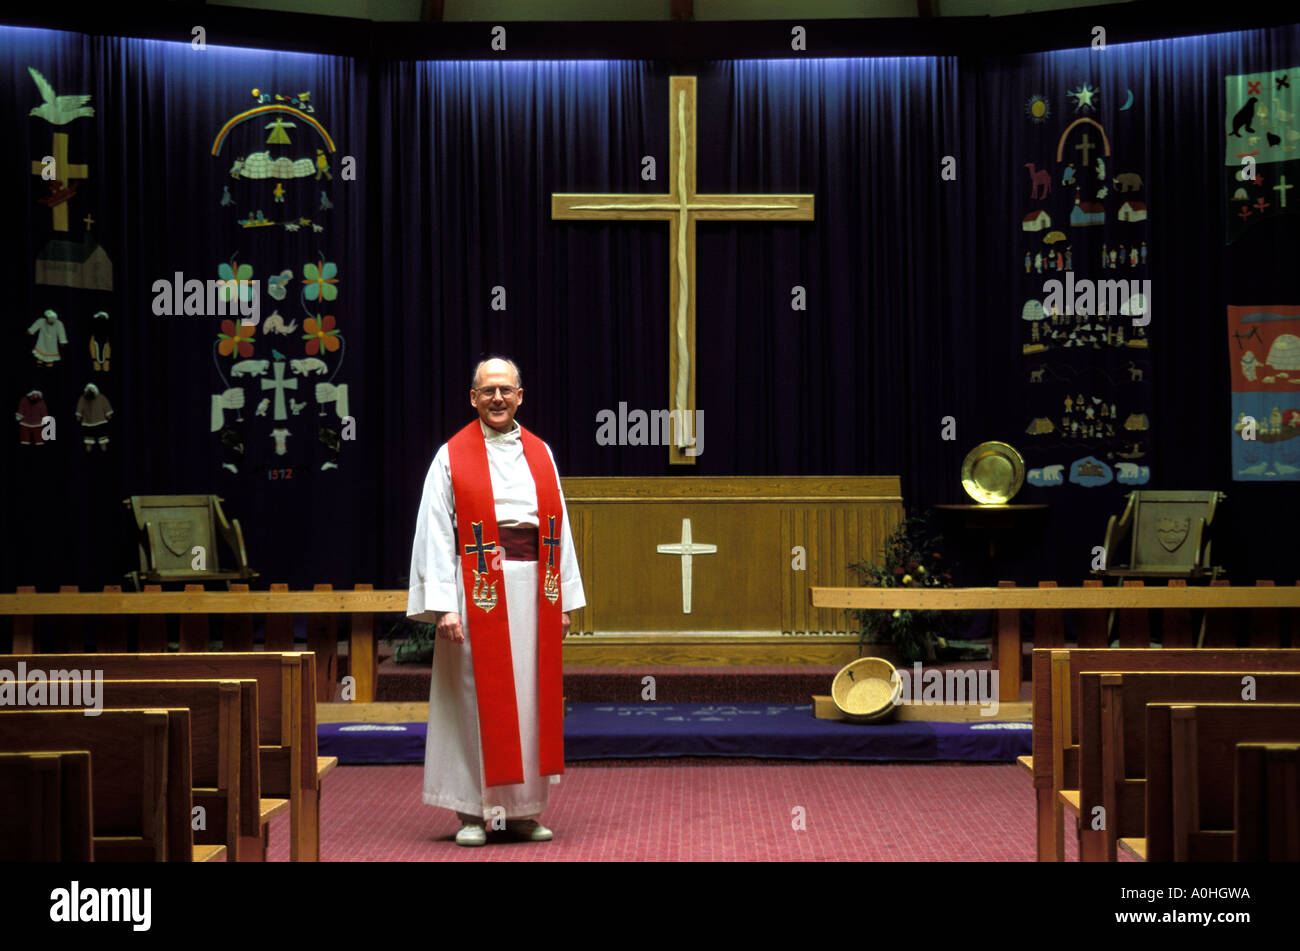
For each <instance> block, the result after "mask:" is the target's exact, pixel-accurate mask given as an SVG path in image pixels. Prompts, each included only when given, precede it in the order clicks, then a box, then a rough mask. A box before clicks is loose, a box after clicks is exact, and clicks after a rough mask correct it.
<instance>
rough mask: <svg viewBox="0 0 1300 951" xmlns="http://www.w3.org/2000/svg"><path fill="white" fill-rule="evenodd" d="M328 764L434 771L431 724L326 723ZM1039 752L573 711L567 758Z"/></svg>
mask: <svg viewBox="0 0 1300 951" xmlns="http://www.w3.org/2000/svg"><path fill="white" fill-rule="evenodd" d="M317 733H318V735H319V743H320V755H321V756H337V757H339V762H340V763H343V764H349V763H422V762H424V741H425V734H426V725H425V724H424V723H398V724H375V723H363V724H343V723H329V724H322V725H321V726H320V728H319V729H318V731H317ZM1029 752H1030V730H1029V724H1027V723H1004V722H992V723H984V722H981V723H934V722H917V721H895V722H893V723H887V724H881V725H872V724H859V723H843V722H838V721H834V720H818V719H816V718H814V717H813V716H812V708H811V707H809V706H808V705H806V704H804V705H790V704H766V703H737V704H726V705H722V704H641V705H630V704H626V705H616V704H601V703H571V704H569V706H568V710H567V713H566V714H565V720H564V756H565V759H567V760H571V761H576V760H593V759H640V758H650V759H654V758H664V757H677V756H729V757H761V758H773V759H796V760H821V759H847V760H862V761H914V762H930V761H935V760H965V761H972V762H1011V761H1013V760H1014V759H1015V758H1016V757H1017V756H1024V755H1027V754H1028V753H1029Z"/></svg>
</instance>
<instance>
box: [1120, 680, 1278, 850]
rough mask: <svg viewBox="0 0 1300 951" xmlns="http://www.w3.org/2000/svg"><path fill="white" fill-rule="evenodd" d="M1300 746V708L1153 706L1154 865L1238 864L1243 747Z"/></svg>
mask: <svg viewBox="0 0 1300 951" xmlns="http://www.w3.org/2000/svg"><path fill="white" fill-rule="evenodd" d="M1252 742H1285V743H1291V742H1300V704H1264V703H1206V704H1179V703H1153V704H1151V705H1149V706H1148V707H1147V755H1146V761H1147V762H1146V768H1147V782H1146V787H1147V800H1146V832H1147V860H1148V861H1151V862H1171V861H1172V862H1186V861H1192V862H1197V861H1201V862H1204V861H1210V862H1224V861H1231V859H1232V848H1233V823H1234V821H1235V815H1234V801H1233V800H1234V795H1235V781H1234V777H1233V773H1232V772H1231V771H1230V770H1228V769H1227V768H1226V767H1227V764H1229V763H1235V762H1236V747H1237V744H1238V743H1252Z"/></svg>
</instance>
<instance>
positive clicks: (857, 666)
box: [831, 657, 896, 723]
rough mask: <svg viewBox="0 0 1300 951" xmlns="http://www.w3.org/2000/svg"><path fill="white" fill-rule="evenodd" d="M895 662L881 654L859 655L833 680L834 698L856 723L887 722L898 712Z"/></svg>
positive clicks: (847, 718)
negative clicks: (895, 701) (885, 658)
mask: <svg viewBox="0 0 1300 951" xmlns="http://www.w3.org/2000/svg"><path fill="white" fill-rule="evenodd" d="M893 673H894V665H893V664H891V663H890V662H889V661H887V660H883V659H882V658H879V657H859V658H858V659H857V660H855V661H854V662H853V663H851V664H849V665H848V666H847V667H845V668H844V669H843V670H841V671H840V672H839V673H838V674H836V675H835V679H834V680H833V681H831V701H832V702H833V703H834V704H835V708H836V709H837V710H839V711H840V713H842V714H843V715H844V719H846V720H851V721H853V722H854V723H883V722H884V721H886V720H890V719H892V718H893V716H894V711H895V709H896V706H895V704H894V702H893V697H894V683H893V681H892V680H891V679H890V678H891V677H892V676H893Z"/></svg>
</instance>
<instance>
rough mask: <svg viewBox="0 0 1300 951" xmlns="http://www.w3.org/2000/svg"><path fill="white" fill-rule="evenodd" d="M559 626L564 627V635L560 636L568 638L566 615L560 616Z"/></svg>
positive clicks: (567, 617)
mask: <svg viewBox="0 0 1300 951" xmlns="http://www.w3.org/2000/svg"><path fill="white" fill-rule="evenodd" d="M560 624H561V625H562V626H563V627H564V633H563V634H561V635H560V636H561V637H568V636H569V615H568V614H561V615H560Z"/></svg>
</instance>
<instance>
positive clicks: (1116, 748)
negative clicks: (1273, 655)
mask: <svg viewBox="0 0 1300 951" xmlns="http://www.w3.org/2000/svg"><path fill="white" fill-rule="evenodd" d="M1247 676H1249V677H1250V678H1251V681H1250V688H1251V690H1252V691H1253V699H1254V700H1256V701H1258V702H1260V703H1300V673H1278V672H1251V673H1249V674H1247V673H1244V672H1242V671H1233V672H1226V671H1204V672H1201V671H1125V672H1119V673H1101V672H1095V671H1084V672H1083V673H1082V674H1080V675H1079V744H1078V745H1079V790H1078V815H1079V858H1080V859H1081V860H1082V861H1085V862H1086V861H1107V862H1113V861H1115V859H1116V847H1117V840H1118V839H1119V838H1145V837H1146V832H1145V827H1146V766H1145V763H1146V759H1145V757H1146V723H1147V720H1146V707H1147V704H1149V703H1173V702H1187V703H1237V702H1241V701H1242V699H1243V696H1242V695H1243V692H1244V691H1245V690H1246V685H1245V684H1244V683H1243V679H1244V678H1245V677H1247ZM1225 765H1226V764H1225ZM1064 795H1065V793H1064V792H1063V793H1062V796H1064ZM1098 809H1100V810H1101V811H1100V812H1098V811H1097V810H1098ZM1098 819H1100V821H1101V825H1102V828H1101V829H1094V828H1093V825H1094V824H1096V821H1097V820H1098Z"/></svg>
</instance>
